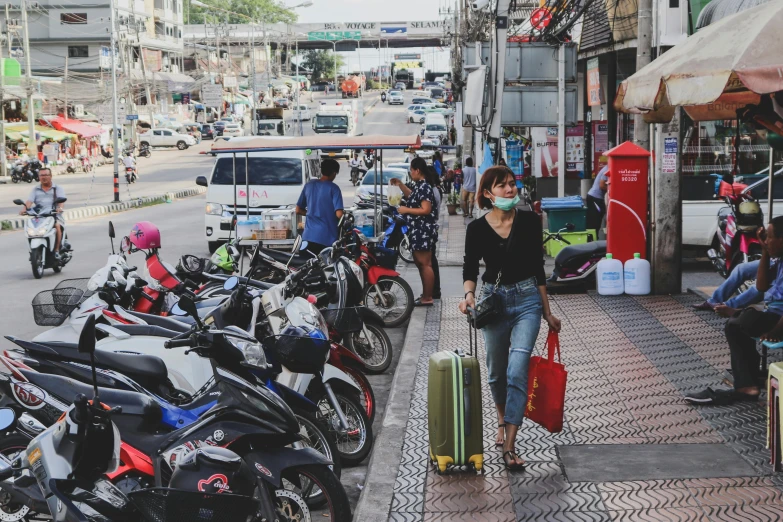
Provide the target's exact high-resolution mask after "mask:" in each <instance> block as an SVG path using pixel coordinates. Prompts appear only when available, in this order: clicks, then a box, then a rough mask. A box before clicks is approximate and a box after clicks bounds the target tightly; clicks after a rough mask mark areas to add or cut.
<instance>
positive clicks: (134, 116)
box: [125, 114, 139, 120]
mask: <svg viewBox="0 0 783 522" xmlns="http://www.w3.org/2000/svg"><path fill="white" fill-rule="evenodd" d="M125 119H126V120H138V119H139V115H138V114H128V115H127V116H125Z"/></svg>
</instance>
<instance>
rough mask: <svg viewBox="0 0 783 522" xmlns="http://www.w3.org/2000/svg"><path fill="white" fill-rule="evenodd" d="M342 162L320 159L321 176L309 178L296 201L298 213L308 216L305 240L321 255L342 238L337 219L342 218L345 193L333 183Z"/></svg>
mask: <svg viewBox="0 0 783 522" xmlns="http://www.w3.org/2000/svg"><path fill="white" fill-rule="evenodd" d="M338 172H340V164H339V163H337V161H335V160H333V159H327V160H324V161H323V162H321V178H320V179H314V180H310V181H309V182H308V183H307V184H306V185H305V186H304V189H302V194H301V195H300V196H299V201H297V203H296V213H297V214H299V215H300V216H307V220H306V221H305V229H304V233H303V234H302V239H303V240H305V241H307V242H308V245H307V249H308V250H309V251H310V252H313V253H315V254H318V253H319V252H321V250H323V249H324V248H326V247H328V246H332V244H333V243H334V242H335V241H337V238H338V237H339V232H338V230H337V222H338V221H339V220H340V218H341V217H343V195H342V192H340V188H339V187H338V186H337V185H336V184H335V183H334V179H335V178H336V177H337V173H338Z"/></svg>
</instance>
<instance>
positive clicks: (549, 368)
mask: <svg viewBox="0 0 783 522" xmlns="http://www.w3.org/2000/svg"><path fill="white" fill-rule="evenodd" d="M546 347H547V352H548V353H547V358H546V359H544V358H543V357H540V356H538V355H534V356H533V357H531V358H530V370H529V371H528V377H527V407H526V408H525V417H527V418H528V419H530V420H532V421H533V422H535V423H536V424H540V425H541V426H543V427H544V428H546V430H547V431H549V432H550V433H559V432H560V431H562V429H563V410H564V408H565V391H566V378H567V377H568V372H567V371H566V369H565V366H564V365H563V364H562V363H561V362H560V339H559V337H558V336H557V332H555V331H554V330H549V335H548V336H547V338H546ZM555 350H557V362H555Z"/></svg>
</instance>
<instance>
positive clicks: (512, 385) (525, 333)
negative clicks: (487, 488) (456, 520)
mask: <svg viewBox="0 0 783 522" xmlns="http://www.w3.org/2000/svg"><path fill="white" fill-rule="evenodd" d="M477 196H478V198H477V204H478V205H479V206H480V207H481V208H484V209H491V211H490V212H489V213H488V214H486V215H484V216H483V217H481V219H477V220H476V221H473V222H471V223H470V224H469V225H468V227H467V231H466V235H465V262H464V264H463V266H462V279H463V288H464V290H465V298H464V299H463V300H462V301H461V302H460V304H459V310H460V311H461V312H462V313H463V314H465V313H467V312H468V308H469V307H470V308H471V309H475V308H476V302H477V301H478V302H481V301H483V300H484V299H486V298H487V297H489V296H490V295H491V294H495V295H496V296H497V297H496V304H495V307H496V309H497V310H498V312H499V317H496V318H495V319H494V321H492V322H491V323H490V324H488V325H486V326H485V327H484V328H483V329H482V332H483V334H484V343H485V346H486V352H487V369H488V379H487V380H488V381H489V387H490V390H491V391H492V398H493V400H494V401H495V406H496V408H497V415H498V433H497V440H496V442H495V444H496V445H497V446H502V447H503V461H504V463H505V465H506V468H507V469H509V470H519V469H522V468H523V467H524V465H525V462H524V460H522V459H521V458H520V457H519V455H518V454H517V452H516V449H515V447H514V443H515V441H516V436H517V430H518V429H519V426H520V425H521V424H522V417H523V415H524V412H525V406H526V404H527V374H528V364H529V362H530V354H531V353H532V351H533V347H534V346H535V345H536V339H537V337H538V330H539V328H540V326H541V317H542V316H543V318H544V319H545V320H546V322H547V323H548V324H549V327H550V328H551V329H553V330H555V331H560V320H559V319H558V318H557V317H555V316H554V315H552V312H551V310H550V308H549V299H548V297H547V293H546V275H545V273H544V254H543V241H542V237H543V231H542V226H541V219H540V218H539V217H538V215H537V214H536V213H534V212H529V211H522V210H518V209H515V208H514V207H515V206H516V204H517V203H518V202H519V196H518V195H517V185H516V179H515V178H514V173H513V172H512V171H511V169H509V168H507V167H499V166H495V167H490V168H489V169H487V170H486V171H485V172H484V174H483V175H482V177H481V186H480V187H479V190H478V194H477ZM482 259H483V260H484V263H485V264H486V267H487V268H486V270H485V271H484V275H483V276H482V278H481V279H482V281H483V284H482V287H481V292H480V293H479V296H478V299H477V298H476V294H475V291H476V282H477V280H478V274H479V262H480V261H481V260H482Z"/></svg>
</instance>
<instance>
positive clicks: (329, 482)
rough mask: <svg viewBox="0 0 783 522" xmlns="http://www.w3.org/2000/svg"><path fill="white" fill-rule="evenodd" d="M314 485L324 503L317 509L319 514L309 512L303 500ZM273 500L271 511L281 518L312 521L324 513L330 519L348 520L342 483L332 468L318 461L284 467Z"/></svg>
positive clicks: (347, 521)
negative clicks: (281, 478) (273, 509)
mask: <svg viewBox="0 0 783 522" xmlns="http://www.w3.org/2000/svg"><path fill="white" fill-rule="evenodd" d="M314 489H318V490H320V491H322V492H323V495H324V500H325V502H324V504H325V507H324V508H323V509H322V510H319V513H320V515H319V514H318V513H314V512H312V511H311V510H310V507H309V506H308V505H307V502H306V501H305V500H304V499H306V498H307V497H308V496H309V495H310V492H311V491H312V490H314ZM274 502H275V514H276V515H278V517H279V519H278V520H280V521H281V522H315V521H316V520H319V521H320V520H324V518H326V517H328V520H331V521H333V522H350V521H351V517H352V515H351V506H350V504H349V503H348V495H346V494H345V489H344V488H343V485H342V484H340V480H339V479H338V478H337V477H336V476H335V474H334V473H333V472H332V470H330V469H329V468H328V467H327V466H322V465H306V466H295V467H293V468H288V469H286V470H285V471H284V472H283V487H282V488H280V489H276V490H275V500H274ZM321 512H322V513H321ZM316 517H317V518H316Z"/></svg>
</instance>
